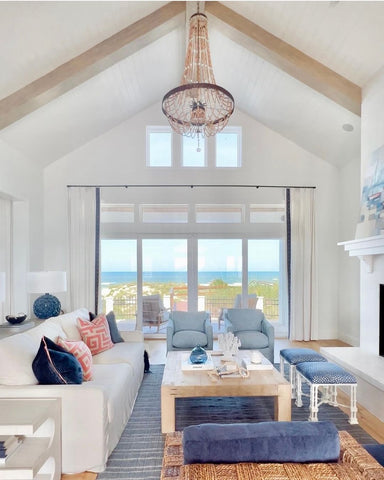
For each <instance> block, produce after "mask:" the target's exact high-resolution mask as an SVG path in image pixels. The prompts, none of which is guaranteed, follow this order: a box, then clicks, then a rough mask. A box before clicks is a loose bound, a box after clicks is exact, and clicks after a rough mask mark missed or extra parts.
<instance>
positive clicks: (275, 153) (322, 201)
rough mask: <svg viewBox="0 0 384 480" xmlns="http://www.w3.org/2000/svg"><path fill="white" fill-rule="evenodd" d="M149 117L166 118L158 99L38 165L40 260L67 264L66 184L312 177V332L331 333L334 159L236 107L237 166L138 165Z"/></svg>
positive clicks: (280, 181) (334, 316)
mask: <svg viewBox="0 0 384 480" xmlns="http://www.w3.org/2000/svg"><path fill="white" fill-rule="evenodd" d="M101 114H102V112H101ZM148 124H150V125H165V124H166V121H165V118H164V116H163V114H162V113H161V109H160V106H159V105H154V106H152V107H150V108H148V109H146V110H144V111H143V112H141V113H140V114H138V115H137V116H136V117H134V118H132V119H130V120H128V121H126V122H124V123H122V124H121V125H119V126H117V127H116V128H114V129H112V130H111V131H109V132H107V133H105V134H104V135H102V136H100V137H98V138H96V139H94V140H92V141H91V142H89V143H88V144H86V145H84V146H83V147H81V148H79V149H78V150H76V151H74V152H72V153H71V154H69V155H67V156H65V157H63V158H61V159H60V160H58V161H57V162H55V163H53V164H51V165H50V166H49V167H47V168H46V169H45V171H44V194H45V201H44V213H45V235H44V239H45V242H44V243H45V250H44V254H45V265H49V267H50V268H52V269H54V270H55V269H58V270H61V269H66V268H67V189H66V185H67V184H159V183H161V184H176V183H178V184H193V183H195V184H266V185H268V184H269V185H314V186H316V187H317V189H316V202H317V249H318V272H319V336H320V338H336V337H337V333H338V328H337V323H338V285H339V282H338V268H337V264H338V255H339V250H338V249H339V247H337V245H336V244H337V242H338V241H340V238H339V237H338V235H339V233H338V225H339V195H338V189H339V175H338V170H337V169H336V167H334V166H332V165H330V164H329V163H327V162H325V161H323V160H321V159H319V158H318V157H316V156H314V155H312V154H310V153H308V152H306V151H305V150H303V149H301V148H299V147H298V146H297V145H295V144H294V143H292V142H291V141H289V140H287V139H285V138H284V137H281V136H280V135H278V134H276V133H275V132H273V131H272V130H269V129H268V128H266V127H264V126H263V125H261V124H259V123H258V122H256V121H255V120H253V119H251V118H250V117H248V116H247V115H245V114H243V113H242V112H239V111H237V112H236V113H235V115H234V116H233V118H232V119H231V121H230V124H231V125H234V126H235V125H241V126H242V127H243V167H242V168H241V169H238V170H232V169H231V170H226V169H222V170H218V169H215V168H212V167H210V168H205V169H185V168H182V167H180V166H179V165H175V166H174V167H173V168H172V169H150V168H147V167H146V166H145V158H146V157H145V127H146V125H148ZM176 153H177V152H176ZM156 192H157V191H156V189H153V195H152V196H151V198H147V199H146V201H147V202H148V203H150V202H154V201H156V196H157V195H158V193H156ZM180 200H181V201H182V199H180ZM52 219H60V221H56V222H52Z"/></svg>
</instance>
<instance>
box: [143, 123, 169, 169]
mask: <svg viewBox="0 0 384 480" xmlns="http://www.w3.org/2000/svg"><path fill="white" fill-rule="evenodd" d="M147 166H149V167H171V166H172V131H171V127H147Z"/></svg>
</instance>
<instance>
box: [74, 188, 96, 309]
mask: <svg viewBox="0 0 384 480" xmlns="http://www.w3.org/2000/svg"><path fill="white" fill-rule="evenodd" d="M68 208H69V213H68V219H69V228H68V231H69V304H70V308H71V310H75V309H77V308H80V307H86V308H88V310H90V311H93V312H94V311H95V303H96V295H95V272H96V228H97V224H96V213H97V202H96V189H95V188H94V187H70V188H68Z"/></svg>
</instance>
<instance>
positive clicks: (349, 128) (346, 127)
mask: <svg viewBox="0 0 384 480" xmlns="http://www.w3.org/2000/svg"><path fill="white" fill-rule="evenodd" d="M343 130H345V131H346V132H353V125H351V124H350V123H344V125H343Z"/></svg>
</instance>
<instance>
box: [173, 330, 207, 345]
mask: <svg viewBox="0 0 384 480" xmlns="http://www.w3.org/2000/svg"><path fill="white" fill-rule="evenodd" d="M207 344H208V337H207V335H206V334H205V333H202V332H197V331H196V330H182V331H180V332H176V333H175V334H174V335H173V337H172V345H173V346H174V347H175V348H185V349H190V348H193V347H196V345H200V346H201V347H206V346H207Z"/></svg>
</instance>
